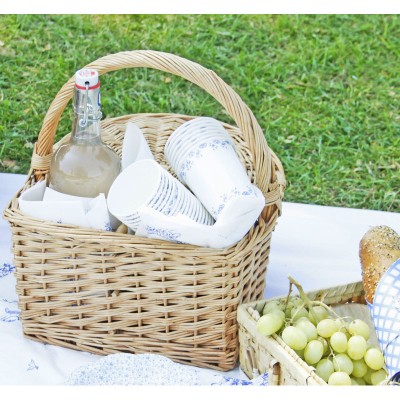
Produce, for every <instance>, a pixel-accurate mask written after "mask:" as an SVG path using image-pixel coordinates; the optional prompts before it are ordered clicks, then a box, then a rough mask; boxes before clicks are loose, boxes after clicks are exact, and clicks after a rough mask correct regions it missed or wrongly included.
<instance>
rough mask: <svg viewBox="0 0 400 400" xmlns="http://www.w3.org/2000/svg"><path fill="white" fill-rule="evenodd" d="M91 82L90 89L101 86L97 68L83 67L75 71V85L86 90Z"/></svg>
mask: <svg viewBox="0 0 400 400" xmlns="http://www.w3.org/2000/svg"><path fill="white" fill-rule="evenodd" d="M87 84H89V88H88V89H89V90H90V89H97V88H98V87H99V86H100V81H99V73H98V72H97V71H96V70H95V69H89V68H83V69H80V70H79V71H76V73H75V86H76V87H77V88H78V89H81V90H85V89H86V85H87Z"/></svg>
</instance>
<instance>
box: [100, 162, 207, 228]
mask: <svg viewBox="0 0 400 400" xmlns="http://www.w3.org/2000/svg"><path fill="white" fill-rule="evenodd" d="M107 203H108V208H109V210H110V212H111V213H112V214H113V215H114V216H115V217H116V218H118V219H119V220H120V221H121V222H123V223H124V224H125V225H127V226H128V227H129V228H130V229H132V230H133V231H134V232H136V230H137V229H138V227H139V225H140V223H141V220H142V218H143V214H144V213H146V210H148V209H149V208H150V209H152V210H153V211H157V212H159V213H160V214H162V215H166V216H174V215H178V214H182V215H186V216H187V217H189V218H190V219H192V220H193V221H195V222H197V223H199V224H203V225H212V224H213V223H214V219H213V218H212V217H211V215H210V214H209V213H208V212H207V210H206V209H205V208H204V206H203V205H202V204H201V202H200V201H199V200H198V199H197V198H196V197H195V196H194V195H193V194H192V193H191V192H190V191H189V190H188V189H187V188H186V187H185V186H184V185H182V183H181V182H179V181H178V180H177V179H176V178H174V177H173V176H172V175H171V174H170V173H169V172H168V171H167V170H165V169H164V168H163V167H162V166H161V165H160V164H158V163H157V162H156V161H154V160H151V159H145V160H140V161H136V162H134V163H133V164H131V165H130V166H128V167H127V168H126V169H124V170H123V171H122V172H121V174H120V175H119V176H118V177H117V178H116V180H115V181H114V183H113V185H112V186H111V188H110V192H109V194H108V198H107Z"/></svg>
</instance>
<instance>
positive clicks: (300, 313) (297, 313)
mask: <svg viewBox="0 0 400 400" xmlns="http://www.w3.org/2000/svg"><path fill="white" fill-rule="evenodd" d="M290 316H291V318H292V319H293V321H297V320H298V319H300V318H302V317H308V311H307V310H306V309H305V308H304V307H301V306H295V307H293V308H292V310H291V312H290Z"/></svg>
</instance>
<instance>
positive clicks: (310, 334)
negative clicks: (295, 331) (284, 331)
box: [295, 317, 318, 342]
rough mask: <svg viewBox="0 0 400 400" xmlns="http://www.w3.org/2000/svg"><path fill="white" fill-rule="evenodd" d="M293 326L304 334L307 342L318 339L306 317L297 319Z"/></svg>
mask: <svg viewBox="0 0 400 400" xmlns="http://www.w3.org/2000/svg"><path fill="white" fill-rule="evenodd" d="M295 326H296V327H297V328H299V329H301V330H302V331H303V332H304V333H305V335H306V336H307V341H308V342H309V341H310V340H314V339H316V338H317V337H318V334H317V328H316V327H315V326H314V325H313V324H312V323H311V322H310V321H309V319H308V318H306V317H302V318H300V319H298V320H297V321H296V324H295Z"/></svg>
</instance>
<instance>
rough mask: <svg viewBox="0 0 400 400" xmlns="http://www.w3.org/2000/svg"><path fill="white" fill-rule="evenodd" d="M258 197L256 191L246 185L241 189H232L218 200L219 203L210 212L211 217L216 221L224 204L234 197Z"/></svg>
mask: <svg viewBox="0 0 400 400" xmlns="http://www.w3.org/2000/svg"><path fill="white" fill-rule="evenodd" d="M251 195H254V196H256V197H257V196H258V194H257V191H256V190H255V189H254V186H252V185H248V186H245V187H244V188H242V189H238V188H236V187H235V188H233V189H232V190H231V191H230V192H228V193H223V194H222V195H221V196H220V198H221V203H220V204H218V205H217V206H216V207H212V208H211V210H210V213H211V215H212V216H213V217H214V218H215V219H217V218H218V216H219V214H221V211H222V210H223V209H224V208H225V206H226V204H227V203H228V201H229V200H230V199H231V198H232V197H234V196H251Z"/></svg>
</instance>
